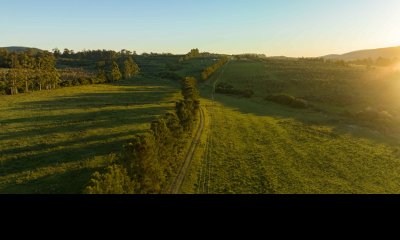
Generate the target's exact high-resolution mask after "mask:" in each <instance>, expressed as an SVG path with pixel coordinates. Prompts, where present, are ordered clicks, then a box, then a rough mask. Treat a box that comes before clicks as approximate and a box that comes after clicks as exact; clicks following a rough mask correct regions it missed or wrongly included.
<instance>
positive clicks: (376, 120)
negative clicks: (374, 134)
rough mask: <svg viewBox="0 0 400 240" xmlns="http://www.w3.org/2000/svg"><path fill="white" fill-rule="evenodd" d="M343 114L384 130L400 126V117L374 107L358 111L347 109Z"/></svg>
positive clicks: (358, 121)
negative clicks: (353, 111)
mask: <svg viewBox="0 0 400 240" xmlns="http://www.w3.org/2000/svg"><path fill="white" fill-rule="evenodd" d="M343 115H344V116H345V117H348V118H351V119H352V120H354V121H355V122H356V123H357V124H359V125H362V126H365V127H368V128H372V129H375V130H379V131H382V132H391V130H393V129H395V128H396V127H397V126H399V123H400V121H399V119H398V118H396V117H395V116H394V114H393V113H391V112H389V111H386V110H377V109H372V108H367V109H365V110H363V111H358V112H356V113H352V112H350V111H347V112H345V113H343Z"/></svg>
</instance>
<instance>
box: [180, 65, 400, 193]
mask: <svg viewBox="0 0 400 240" xmlns="http://www.w3.org/2000/svg"><path fill="white" fill-rule="evenodd" d="M285 63H286V64H288V65H286V67H285V69H286V70H285V71H283V69H282V64H280V63H277V62H272V63H271V62H270V63H268V62H252V61H231V62H230V63H229V64H228V66H227V67H226V69H225V71H224V72H223V74H222V75H221V76H220V77H219V78H218V81H221V82H226V83H229V84H232V85H234V86H235V87H238V88H240V87H250V88H252V89H253V90H255V92H256V95H255V97H253V98H252V99H244V98H242V99H241V98H238V97H234V96H226V95H219V94H217V95H216V96H215V102H212V101H211V100H210V98H211V97H210V93H211V92H212V89H211V87H203V90H202V93H203V96H204V97H205V99H204V102H203V105H205V106H206V108H207V112H208V120H207V122H209V130H208V136H207V137H204V138H203V139H202V145H201V149H200V150H201V152H202V153H198V155H197V157H196V159H195V160H194V162H193V165H192V168H191V172H190V174H189V175H188V177H187V179H186V182H185V184H184V189H183V190H184V192H186V193H218V194H219V193H221V194H222V193H400V174H399V172H400V141H399V139H400V138H399V135H398V134H396V131H395V130H393V131H392V132H390V133H388V132H382V131H377V130H376V129H371V128H367V127H364V126H360V125H357V124H356V123H354V122H352V119H346V118H345V117H343V116H342V114H341V111H342V110H351V111H352V110H353V109H362V108H363V107H366V106H371V104H373V100H374V99H373V98H372V99H371V96H364V94H366V93H371V94H375V96H379V95H381V96H383V95H384V93H381V92H380V91H378V90H380V89H384V88H385V87H387V85H385V84H386V83H385V84H377V85H375V86H376V87H367V86H368V85H363V84H360V83H359V82H358V81H361V80H359V79H360V76H364V77H365V73H366V72H365V70H362V69H353V68H342V67H337V68H336V67H332V66H321V68H322V70H321V68H312V67H311V68H307V69H304V67H302V66H298V65H297V64H295V65H291V63H287V62H285ZM273 64H274V65H277V67H276V66H273ZM323 67H326V68H330V69H331V70H329V69H323ZM333 72H336V73H337V74H336V75H334V74H333ZM324 76H325V77H324ZM391 77H393V76H391ZM391 77H390V78H391ZM296 78H297V79H296ZM390 78H388V79H387V81H389V82H391V83H393V81H394V80H393V79H390ZM336 80H337V81H338V82H337V84H334V82H335V81H336ZM367 80H370V81H369V84H370V85H369V86H371V84H373V83H372V79H367ZM318 81H324V83H320V82H318ZM381 83H382V82H381ZM307 85H308V86H309V87H304V86H307ZM296 86H298V87H296ZM329 86H335V88H334V89H343V90H344V91H339V90H332V89H331V88H329ZM357 86H359V87H357ZM349 87H352V88H349ZM373 89H376V91H375V92H374V91H373ZM318 90H319V91H318ZM351 92H353V93H356V94H355V95H356V96H360V97H356V98H353V101H352V102H351V104H350V103H349V104H348V105H347V106H345V105H343V104H342V103H344V102H345V101H346V99H347V94H351ZM270 93H286V94H288V93H290V94H292V95H294V96H296V97H303V96H307V95H308V96H315V99H320V100H319V101H317V100H314V101H313V102H312V103H313V104H314V105H316V107H314V108H309V109H293V108H290V107H287V106H284V105H279V104H275V103H272V102H268V101H265V100H264V99H263V96H266V95H267V94H270ZM390 94H393V92H392V91H390ZM324 96H327V97H329V98H332V99H334V98H336V99H338V101H337V102H332V101H331V102H329V101H328V100H326V101H324V100H325V98H323V97H324ZM391 96H393V95H391ZM375 100H376V101H378V100H379V103H376V105H378V104H379V105H380V106H381V107H384V108H385V109H391V111H392V112H395V111H396V110H398V108H397V107H398V105H397V103H395V102H394V103H393V104H390V103H391V102H390V101H389V98H388V99H384V98H381V99H375ZM391 100H393V99H391ZM372 106H373V105H372ZM322 107H324V109H326V110H324V111H321V110H320V109H319V108H322Z"/></svg>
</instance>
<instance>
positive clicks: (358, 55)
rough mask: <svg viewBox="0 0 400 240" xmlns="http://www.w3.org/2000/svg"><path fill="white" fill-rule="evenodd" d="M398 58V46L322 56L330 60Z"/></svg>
mask: <svg viewBox="0 0 400 240" xmlns="http://www.w3.org/2000/svg"><path fill="white" fill-rule="evenodd" d="M380 57H381V58H390V59H392V58H399V59H400V47H389V48H377V49H367V50H360V51H354V52H349V53H345V54H342V55H338V54H331V55H326V56H323V57H322V58H325V59H332V60H345V61H352V60H357V59H366V58H371V59H373V60H376V59H378V58H380Z"/></svg>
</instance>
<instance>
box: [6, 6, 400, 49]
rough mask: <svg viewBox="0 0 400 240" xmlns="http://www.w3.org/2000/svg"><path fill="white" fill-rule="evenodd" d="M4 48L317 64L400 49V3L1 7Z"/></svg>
mask: <svg viewBox="0 0 400 240" xmlns="http://www.w3.org/2000/svg"><path fill="white" fill-rule="evenodd" d="M0 12H1V14H0V29H1V31H0V46H28V47H37V48H41V49H47V50H51V49H53V48H56V47H57V48H59V49H64V48H69V49H74V50H76V51H79V50H83V49H113V50H120V49H129V50H132V51H133V50H135V51H137V52H138V53H142V52H159V53H161V52H165V53H166V52H170V53H178V54H182V53H187V52H188V51H189V50H190V49H192V48H199V49H200V50H201V51H207V52H215V53H226V54H238V53H263V54H266V55H267V56H283V55H284V56H290V57H301V56H304V57H317V56H323V55H327V54H338V53H345V52H349V51H353V50H359V49H369V48H380V47H390V46H400V1H399V0H0Z"/></svg>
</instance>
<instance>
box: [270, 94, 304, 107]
mask: <svg viewBox="0 0 400 240" xmlns="http://www.w3.org/2000/svg"><path fill="white" fill-rule="evenodd" d="M265 100H267V101H270V102H275V103H279V104H282V105H286V106H289V107H292V108H299V109H304V108H308V107H309V106H310V104H309V103H308V102H307V101H306V100H304V99H301V98H295V97H293V96H290V95H286V94H280V95H270V96H267V97H265Z"/></svg>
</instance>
